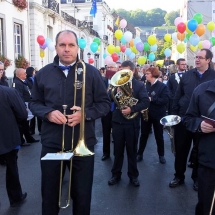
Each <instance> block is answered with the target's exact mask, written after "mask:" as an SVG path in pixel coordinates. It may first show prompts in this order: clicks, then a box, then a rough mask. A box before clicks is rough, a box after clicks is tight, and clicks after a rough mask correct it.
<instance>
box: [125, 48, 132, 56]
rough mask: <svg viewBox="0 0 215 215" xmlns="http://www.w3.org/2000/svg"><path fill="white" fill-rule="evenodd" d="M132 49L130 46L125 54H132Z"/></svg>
mask: <svg viewBox="0 0 215 215" xmlns="http://www.w3.org/2000/svg"><path fill="white" fill-rule="evenodd" d="M131 52H132V51H131V49H130V48H126V50H125V54H126V55H127V56H129V55H130V54H131Z"/></svg>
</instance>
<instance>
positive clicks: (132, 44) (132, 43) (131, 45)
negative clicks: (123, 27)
mask: <svg viewBox="0 0 215 215" xmlns="http://www.w3.org/2000/svg"><path fill="white" fill-rule="evenodd" d="M129 44H130V47H133V46H134V40H133V39H132V40H131V41H130V42H129Z"/></svg>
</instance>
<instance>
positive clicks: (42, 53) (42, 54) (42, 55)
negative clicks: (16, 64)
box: [40, 49, 45, 58]
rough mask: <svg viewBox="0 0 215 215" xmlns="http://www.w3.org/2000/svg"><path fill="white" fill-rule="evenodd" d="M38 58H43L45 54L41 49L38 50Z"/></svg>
mask: <svg viewBox="0 0 215 215" xmlns="http://www.w3.org/2000/svg"><path fill="white" fill-rule="evenodd" d="M40 57H41V58H44V57H45V52H44V50H43V49H40Z"/></svg>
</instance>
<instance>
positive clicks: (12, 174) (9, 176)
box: [2, 150, 22, 203]
mask: <svg viewBox="0 0 215 215" xmlns="http://www.w3.org/2000/svg"><path fill="white" fill-rule="evenodd" d="M2 157H3V159H4V160H5V161H6V168H7V169H6V189H7V194H8V198H9V201H10V202H11V203H12V202H16V201H19V200H20V198H21V196H22V188H21V185H20V181H19V171H18V166H17V159H18V150H12V151H10V152H8V153H6V154H3V155H2Z"/></svg>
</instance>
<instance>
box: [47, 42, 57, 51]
mask: <svg viewBox="0 0 215 215" xmlns="http://www.w3.org/2000/svg"><path fill="white" fill-rule="evenodd" d="M48 49H49V51H51V52H53V51H54V50H55V44H54V42H50V43H49V44H48Z"/></svg>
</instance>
